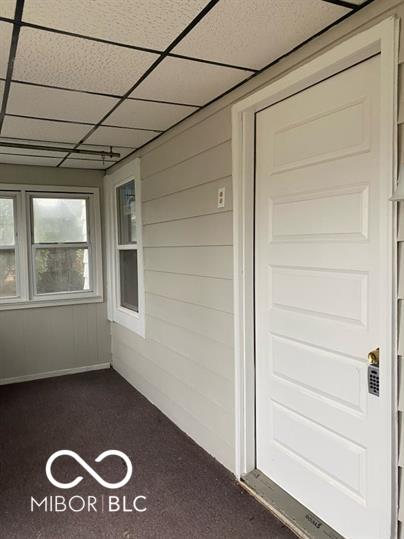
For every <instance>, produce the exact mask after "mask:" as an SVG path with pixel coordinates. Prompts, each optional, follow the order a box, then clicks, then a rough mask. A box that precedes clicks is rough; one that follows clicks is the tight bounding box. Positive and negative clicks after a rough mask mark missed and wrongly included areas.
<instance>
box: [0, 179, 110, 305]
mask: <svg viewBox="0 0 404 539" xmlns="http://www.w3.org/2000/svg"><path fill="white" fill-rule="evenodd" d="M101 300H102V257H101V228H100V207H99V195H98V189H94V188H91V189H87V188H86V189H85V190H84V189H83V190H79V189H77V188H59V187H57V188H53V187H52V188H50V187H39V186H29V187H23V186H7V189H5V188H4V189H3V186H2V187H0V309H7V308H21V307H32V306H44V305H55V304H58V305H59V304H70V303H80V302H82V303H83V302H85V303H87V302H91V301H101Z"/></svg>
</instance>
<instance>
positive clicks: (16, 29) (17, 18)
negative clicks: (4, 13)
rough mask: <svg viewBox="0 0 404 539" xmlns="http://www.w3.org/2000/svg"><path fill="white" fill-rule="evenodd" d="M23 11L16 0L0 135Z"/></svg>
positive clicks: (0, 116)
mask: <svg viewBox="0 0 404 539" xmlns="http://www.w3.org/2000/svg"><path fill="white" fill-rule="evenodd" d="M23 10H24V0H17V3H16V5H15V15H14V20H15V24H14V26H13V33H12V36H11V44H10V53H9V56H8V65H7V75H6V81H5V83H4V90H3V100H2V103H1V110H0V134H1V130H2V129H3V123H4V117H5V115H6V109H7V102H8V96H9V94H10V86H11V79H12V77H13V71H14V61H15V56H16V54H17V46H18V39H19V37H20V26H19V24H18V23H19V22H21V19H22V12H23Z"/></svg>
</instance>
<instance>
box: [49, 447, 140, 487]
mask: <svg viewBox="0 0 404 539" xmlns="http://www.w3.org/2000/svg"><path fill="white" fill-rule="evenodd" d="M110 455H116V456H117V457H120V458H121V459H122V460H123V461H124V462H125V464H126V468H127V470H126V475H125V477H124V478H123V479H122V481H119V482H118V483H108V481H105V480H104V479H103V478H102V477H100V476H99V475H98V474H97V472H95V471H94V470H93V469H92V468H91V466H89V465H88V464H87V462H86V461H85V460H83V459H82V458H81V457H80V455H78V454H77V453H75V452H74V451H70V450H69V449H61V450H60V451H56V453H53V455H51V456H50V457H49V458H48V462H47V463H46V468H45V471H46V476H47V478H48V479H49V481H50V482H51V483H52V485H55V487H58V488H64V489H67V488H73V487H76V486H77V485H78V484H79V483H80V482H81V481H82V480H83V477H81V475H79V476H78V477H76V479H74V480H73V481H71V482H70V483H60V481H56V479H55V478H54V477H53V475H52V464H53V463H54V461H55V460H56V459H57V458H59V457H61V456H69V457H72V458H73V459H74V460H75V461H77V462H78V463H79V464H80V466H81V467H82V468H84V469H85V470H86V472H88V473H89V474H90V475H91V476H92V477H94V479H95V480H96V481H97V482H98V483H99V484H100V485H102V486H103V487H105V488H110V489H115V488H120V487H123V486H124V485H126V483H127V482H128V481H129V480H130V478H131V477H132V471H133V468H132V463H131V461H130V460H129V458H128V457H127V455H125V453H122V451H117V450H116V449H109V450H108V451H104V452H103V453H101V454H100V455H98V457H97V458H96V459H95V462H101V461H103V460H104V459H105V458H106V457H109V456H110Z"/></svg>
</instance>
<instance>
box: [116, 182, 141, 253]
mask: <svg viewBox="0 0 404 539" xmlns="http://www.w3.org/2000/svg"><path fill="white" fill-rule="evenodd" d="M116 194H117V204H118V241H119V245H128V244H129V243H136V208H135V182H134V181H133V180H131V181H130V182H128V183H125V184H124V185H120V186H119V187H118V188H117V190H116Z"/></svg>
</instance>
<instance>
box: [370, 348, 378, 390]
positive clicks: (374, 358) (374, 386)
mask: <svg viewBox="0 0 404 539" xmlns="http://www.w3.org/2000/svg"><path fill="white" fill-rule="evenodd" d="M368 363H369V365H368V391H369V393H370V394H371V395H375V396H376V397H378V396H379V389H380V388H379V386H380V377H379V348H376V349H375V350H372V351H371V352H369V354H368Z"/></svg>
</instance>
